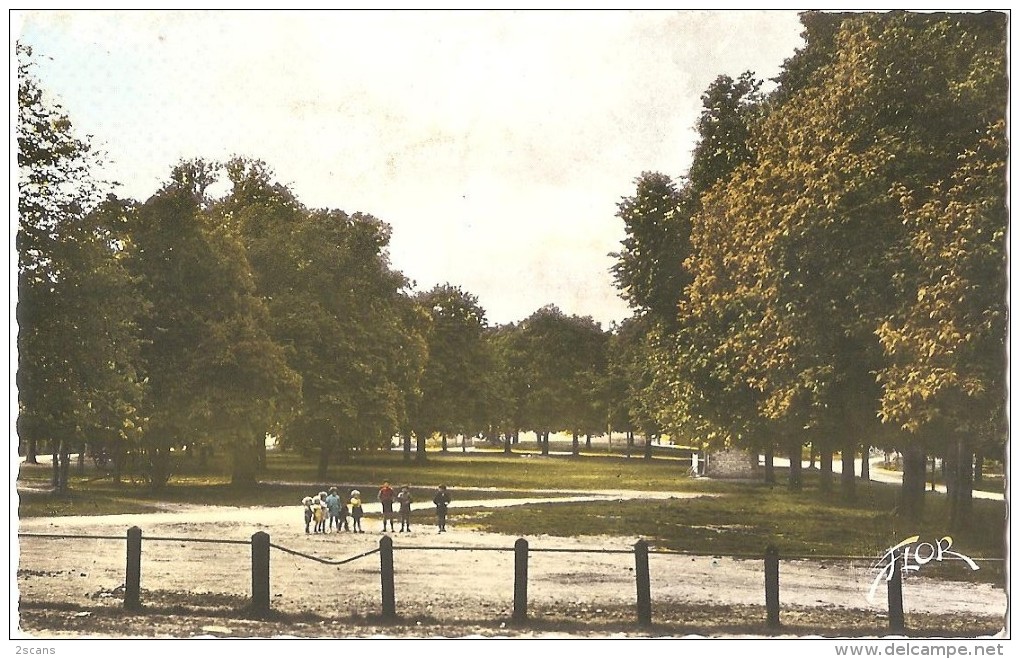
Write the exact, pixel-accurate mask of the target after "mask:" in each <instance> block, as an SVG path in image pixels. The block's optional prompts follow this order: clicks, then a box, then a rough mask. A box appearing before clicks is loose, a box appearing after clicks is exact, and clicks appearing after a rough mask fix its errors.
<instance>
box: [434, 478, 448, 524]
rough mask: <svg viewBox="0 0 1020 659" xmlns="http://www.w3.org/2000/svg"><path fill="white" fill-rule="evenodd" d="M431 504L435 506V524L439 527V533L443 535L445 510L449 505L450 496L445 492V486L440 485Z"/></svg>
mask: <svg viewBox="0 0 1020 659" xmlns="http://www.w3.org/2000/svg"><path fill="white" fill-rule="evenodd" d="M432 503H434V504H436V523H437V524H438V525H439V532H440V533H443V532H444V531H446V509H447V507H448V506H449V505H450V494H449V493H448V492H447V491H446V486H445V485H440V486H439V489H438V490H436V496H434V497H432Z"/></svg>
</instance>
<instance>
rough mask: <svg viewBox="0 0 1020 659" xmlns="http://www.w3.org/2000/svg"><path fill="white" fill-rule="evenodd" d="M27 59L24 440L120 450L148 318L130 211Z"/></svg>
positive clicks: (21, 88)
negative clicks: (127, 262)
mask: <svg viewBox="0 0 1020 659" xmlns="http://www.w3.org/2000/svg"><path fill="white" fill-rule="evenodd" d="M17 52H18V57H19V65H18V123H17V127H16V132H17V139H18V214H19V223H18V234H17V248H18V257H19V258H18V308H17V320H18V326H19V332H18V374H17V382H18V396H19V417H18V430H19V435H20V436H21V439H22V440H24V441H25V442H27V443H28V444H30V445H33V446H34V444H35V443H36V442H38V441H40V440H44V439H48V440H51V441H52V442H54V445H56V444H58V443H60V444H61V445H62V446H63V449H62V451H61V452H62V453H64V454H65V455H66V453H67V451H68V449H69V445H70V444H72V443H73V444H75V445H80V444H81V443H82V442H84V441H85V440H86V439H88V440H89V441H92V442H94V443H96V442H102V443H105V444H109V445H110V447H111V448H113V447H117V452H118V453H120V452H122V451H123V450H124V446H125V444H127V443H129V442H130V441H132V440H133V439H134V436H135V429H136V427H137V423H138V419H137V406H138V403H139V397H140V393H141V387H140V382H139V377H138V375H137V373H136V361H137V354H138V350H139V337H138V331H137V326H136V318H137V316H138V314H139V313H142V312H144V310H145V305H144V303H143V302H142V301H141V300H140V299H139V298H138V296H137V294H136V292H135V290H134V282H133V281H132V279H131V278H130V277H129V275H128V273H127V272H126V270H125V268H124V253H125V245H126V243H127V241H128V238H127V236H125V234H124V232H123V222H122V219H123V213H124V207H123V205H122V204H120V203H119V202H117V201H116V200H113V199H110V200H107V201H106V202H103V201H102V200H101V198H100V197H101V195H100V189H101V187H102V186H103V184H102V182H100V181H98V180H97V179H96V177H95V173H94V170H95V167H96V166H97V165H98V160H97V158H96V156H95V153H94V152H93V150H92V148H91V146H90V145H89V144H88V143H87V142H86V141H85V140H82V139H79V138H78V137H76V136H75V134H74V130H73V127H72V125H71V122H70V120H69V119H68V118H67V117H66V115H64V114H63V110H62V109H61V108H60V107H59V106H58V105H55V104H53V103H51V102H50V101H49V100H48V99H47V98H46V95H45V93H44V92H43V90H42V89H41V88H40V86H39V83H38V81H37V80H36V79H35V77H34V71H33V67H32V59H31V57H32V55H31V51H30V50H28V49H26V48H22V47H21V46H19V47H18V49H17ZM33 451H34V449H32V448H28V452H29V453H31V452H33ZM65 479H66V474H65V475H63V476H62V477H61V478H60V479H59V482H58V483H57V485H58V487H60V488H63V487H64V486H65V485H66V480H65Z"/></svg>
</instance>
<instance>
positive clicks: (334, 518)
mask: <svg viewBox="0 0 1020 659" xmlns="http://www.w3.org/2000/svg"><path fill="white" fill-rule="evenodd" d="M379 502H380V503H381V504H382V510H383V528H382V530H383V533H385V532H386V525H387V522H388V523H389V530H390V531H396V530H397V529H396V526H395V525H394V521H393V517H394V513H393V504H394V503H397V504H399V506H400V507H399V514H400V531H401V532H405V531H406V532H410V530H411V503H412V502H413V498H412V496H411V487H410V486H409V485H404V486H403V487H402V488H400V492H396V491H395V490H394V489H393V488H392V487H390V484H389V482H385V483H383V484H382V487H381V488H379ZM301 503H302V504H303V505H304V513H305V533H312V532H314V533H330V532H336V533H339V532H340V530H341V529H342V530H344V531H353V532H354V533H364V532H365V531H364V530H363V529H362V528H361V519H362V518H363V517H364V516H365V510H364V507H363V505H362V501H361V492H360V491H358V490H351V494H350V497H349V498H347V497H343V496H341V495H340V494H339V493H338V491H337V488H335V487H331V488H329V494H327V493H326V492H319V493H318V494H317V495H316V496H314V497H305V498H304V499H302V500H301ZM432 503H434V504H435V506H436V521H437V524H438V526H439V532H440V533H444V532H445V531H446V509H447V507H448V506H449V505H450V495H449V494H448V493H447V491H446V486H445V485H440V486H439V489H437V490H436V493H435V496H434V497H432ZM348 517H349V518H350V520H351V524H350V525H348V522H347V520H348ZM313 522H314V527H313V529H314V530H313V531H310V530H309V526H311V525H312V523H313Z"/></svg>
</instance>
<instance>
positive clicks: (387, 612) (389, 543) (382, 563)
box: [379, 535, 397, 620]
mask: <svg viewBox="0 0 1020 659" xmlns="http://www.w3.org/2000/svg"><path fill="white" fill-rule="evenodd" d="M379 567H380V570H379V573H380V575H381V577H382V615H383V618H386V619H388V620H392V619H394V618H396V617H397V603H396V597H395V595H394V591H393V538H391V537H390V536H388V535H384V536H383V537H382V538H381V539H380V540H379Z"/></svg>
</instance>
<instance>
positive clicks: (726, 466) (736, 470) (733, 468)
mask: <svg viewBox="0 0 1020 659" xmlns="http://www.w3.org/2000/svg"><path fill="white" fill-rule="evenodd" d="M757 472H758V460H757V456H756V455H753V454H752V453H751V452H750V451H742V450H737V449H726V450H724V451H713V452H711V453H710V454H709V455H708V465H707V467H706V469H705V475H706V476H711V477H713V478H754V477H755V476H757Z"/></svg>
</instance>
